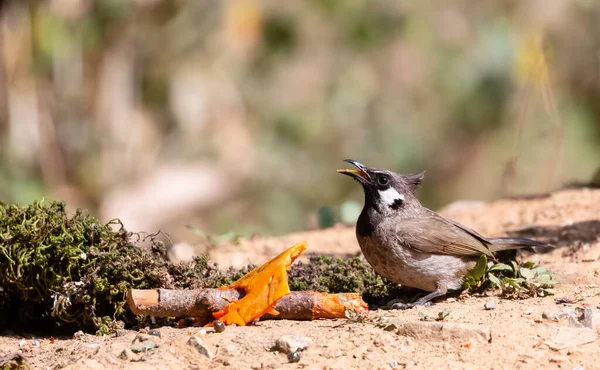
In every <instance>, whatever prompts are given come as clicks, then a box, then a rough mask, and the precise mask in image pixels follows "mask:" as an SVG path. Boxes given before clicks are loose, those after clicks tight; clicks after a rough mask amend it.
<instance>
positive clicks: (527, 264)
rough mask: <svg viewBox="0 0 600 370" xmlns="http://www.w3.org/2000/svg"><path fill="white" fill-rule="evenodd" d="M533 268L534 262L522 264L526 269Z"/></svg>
mask: <svg viewBox="0 0 600 370" xmlns="http://www.w3.org/2000/svg"><path fill="white" fill-rule="evenodd" d="M534 266H535V262H531V261H527V262H525V263H524V264H523V267H525V268H528V269H530V268H533V267H534Z"/></svg>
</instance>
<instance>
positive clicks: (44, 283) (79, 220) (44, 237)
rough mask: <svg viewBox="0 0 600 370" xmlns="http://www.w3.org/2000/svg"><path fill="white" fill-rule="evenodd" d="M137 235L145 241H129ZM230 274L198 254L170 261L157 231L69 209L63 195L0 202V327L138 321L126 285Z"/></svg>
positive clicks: (102, 326)
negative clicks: (61, 199)
mask: <svg viewBox="0 0 600 370" xmlns="http://www.w3.org/2000/svg"><path fill="white" fill-rule="evenodd" d="M142 240H144V241H146V242H147V244H148V247H147V248H140V247H138V246H136V245H135V244H134V242H140V241H142ZM235 277H236V274H235V273H234V272H233V271H229V272H221V271H220V270H219V269H218V268H216V266H214V265H212V264H210V263H209V262H208V259H207V258H206V257H198V258H196V259H195V260H194V261H193V262H191V263H183V264H172V263H170V262H169V261H168V260H167V258H166V248H165V245H164V244H163V242H162V241H160V240H158V239H157V235H142V234H134V233H130V232H128V231H127V230H126V229H125V228H124V227H123V225H122V224H121V222H120V221H119V220H113V221H110V222H109V223H107V224H102V223H100V222H98V220H97V219H96V218H94V217H92V216H90V215H88V214H87V213H85V212H83V211H82V210H77V211H76V212H75V214H74V215H73V216H72V217H69V216H68V215H67V212H66V210H65V203H63V202H35V203H33V204H31V205H28V206H25V207H19V206H16V205H5V204H0V287H1V289H0V327H12V328H37V329H44V328H47V329H55V328H56V327H55V326H56V325H58V326H62V327H65V326H66V327H73V328H82V329H88V330H89V329H96V330H100V331H101V332H102V331H106V330H109V329H110V325H113V324H111V323H114V322H116V321H118V320H120V321H123V322H124V323H126V324H128V325H132V324H135V323H138V321H137V320H136V318H135V317H134V315H133V314H132V313H131V312H130V311H129V309H128V308H127V307H126V302H125V292H126V291H127V290H128V289H129V288H138V289H147V288H203V287H208V286H218V285H223V284H228V283H230V282H231V281H232V280H231V279H232V278H235ZM49 324H50V325H51V327H50V328H49V327H48V325H49ZM69 324H70V325H69ZM113 326H114V325H113Z"/></svg>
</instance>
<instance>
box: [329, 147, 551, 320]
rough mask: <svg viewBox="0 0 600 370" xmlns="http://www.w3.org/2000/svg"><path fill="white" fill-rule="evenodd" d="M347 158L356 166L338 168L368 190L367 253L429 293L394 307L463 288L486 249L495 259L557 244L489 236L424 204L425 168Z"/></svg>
mask: <svg viewBox="0 0 600 370" xmlns="http://www.w3.org/2000/svg"><path fill="white" fill-rule="evenodd" d="M344 161H345V162H348V163H350V164H352V165H354V166H355V167H356V169H340V170H337V172H339V173H342V174H344V175H348V176H350V177H352V178H353V179H354V180H356V181H358V182H359V183H360V184H361V185H362V188H363V190H364V194H365V202H364V206H363V209H362V211H361V213H360V216H359V217H358V220H357V222H356V238H357V240H358V244H359V245H360V249H361V251H362V254H363V255H364V257H365V259H366V260H367V262H368V263H369V264H370V265H371V266H372V267H373V269H374V270H375V272H376V273H377V274H379V275H380V276H382V277H384V278H386V279H388V280H390V281H391V282H393V283H395V284H400V285H402V286H408V287H412V288H417V289H420V290H423V291H425V292H427V293H428V294H426V295H425V296H423V297H421V298H419V299H418V300H416V301H414V302H410V303H402V302H397V303H394V304H393V305H392V306H391V308H392V309H406V308H411V307H414V306H427V305H430V304H431V301H432V300H433V299H435V298H438V297H442V296H444V295H446V294H447V292H448V291H453V290H459V289H461V288H462V286H463V281H464V278H465V277H466V276H467V275H468V273H469V272H470V271H471V270H472V269H473V268H474V267H475V265H476V264H477V261H478V260H479V259H480V257H481V256H482V255H486V256H487V257H488V258H491V259H495V254H496V252H499V251H503V250H509V249H520V248H531V247H552V246H551V245H549V244H546V243H543V242H540V241H535V240H531V239H526V238H512V237H496V238H488V237H485V236H483V235H481V234H479V233H478V232H476V231H475V230H472V229H471V228H469V227H467V226H465V225H462V224H460V223H458V222H456V221H453V220H451V219H449V218H446V217H443V216H441V215H439V214H437V213H436V212H434V211H432V210H430V209H428V208H426V207H424V206H423V205H422V204H421V202H420V201H419V200H418V198H417V196H416V194H415V193H416V190H417V189H418V188H419V186H420V185H421V182H422V181H423V179H424V177H425V171H422V172H419V173H411V174H399V173H395V172H392V171H389V170H385V169H379V168H367V167H366V166H365V165H363V164H362V163H360V162H358V161H356V160H353V159H345V160H344Z"/></svg>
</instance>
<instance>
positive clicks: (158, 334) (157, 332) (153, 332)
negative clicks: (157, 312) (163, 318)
mask: <svg viewBox="0 0 600 370" xmlns="http://www.w3.org/2000/svg"><path fill="white" fill-rule="evenodd" d="M148 334H150V335H154V336H155V337H159V338H160V330H158V329H152V330H150V332H149V333H148Z"/></svg>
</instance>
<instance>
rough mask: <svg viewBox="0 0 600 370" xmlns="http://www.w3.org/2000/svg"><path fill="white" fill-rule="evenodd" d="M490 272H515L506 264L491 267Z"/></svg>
mask: <svg viewBox="0 0 600 370" xmlns="http://www.w3.org/2000/svg"><path fill="white" fill-rule="evenodd" d="M488 271H510V272H512V271H513V268H512V267H511V266H509V265H507V264H505V263H497V264H495V265H493V266H492V267H490V268H489V269H488Z"/></svg>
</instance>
